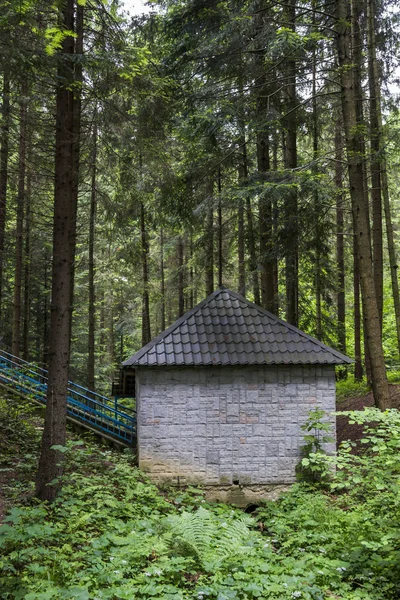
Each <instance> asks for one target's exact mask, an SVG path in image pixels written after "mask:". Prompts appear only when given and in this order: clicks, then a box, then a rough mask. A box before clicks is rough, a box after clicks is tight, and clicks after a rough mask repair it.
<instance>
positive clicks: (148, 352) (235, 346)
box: [123, 288, 353, 367]
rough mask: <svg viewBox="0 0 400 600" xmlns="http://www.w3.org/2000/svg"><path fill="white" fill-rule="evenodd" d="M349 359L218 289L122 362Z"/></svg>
mask: <svg viewBox="0 0 400 600" xmlns="http://www.w3.org/2000/svg"><path fill="white" fill-rule="evenodd" d="M351 362H353V361H352V359H350V358H348V357H347V356H344V355H343V354H341V353H340V352H337V351H336V350H333V349H332V348H329V347H328V346H325V345H324V344H322V343H321V342H319V341H318V340H316V339H314V338H312V337H310V336H309V335H307V334H306V333H303V332H302V331H300V330H299V329H296V327H293V325H289V324H288V323H285V322H284V321H282V320H281V319H278V318H277V317H276V316H275V315H273V314H271V313H269V312H268V311H266V310H264V309H263V308H260V307H259V306H256V305H255V304H252V303H251V302H249V301H248V300H246V299H245V298H243V297H242V296H240V295H239V294H236V293H235V292H232V291H231V290H228V289H226V288H220V289H218V290H217V291H216V292H214V293H213V294H211V295H210V296H208V297H207V298H206V299H205V300H203V302H201V303H200V304H198V305H197V306H195V307H194V308H193V309H192V310H190V311H189V312H187V313H186V314H185V315H183V317H181V318H180V319H178V320H177V321H176V322H175V323H174V324H173V325H171V327H169V328H168V329H166V330H165V331H164V332H163V333H161V334H160V335H159V336H158V337H156V338H155V339H154V340H152V341H151V342H149V343H148V344H147V345H146V346H144V347H143V348H142V349H141V350H139V352H136V354H134V355H133V356H131V357H130V358H128V360H126V361H125V362H124V363H123V366H144V367H153V366H157V367H158V366H168V365H171V366H184V365H187V366H189V365H191V366H193V365H296V364H297V365H306V364H307V365H310V364H312V365H340V364H345V363H351Z"/></svg>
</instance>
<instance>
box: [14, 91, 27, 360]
mask: <svg viewBox="0 0 400 600" xmlns="http://www.w3.org/2000/svg"><path fill="white" fill-rule="evenodd" d="M20 102H21V105H20V112H19V118H20V122H19V148H18V163H19V164H18V196H17V228H16V236H15V237H16V242H15V271H14V298H13V311H12V313H13V314H12V345H11V354H13V355H14V356H19V353H20V342H21V312H22V311H21V299H22V259H23V248H24V209H25V174H26V121H27V85H26V83H24V84H23V85H22V86H21V96H20Z"/></svg>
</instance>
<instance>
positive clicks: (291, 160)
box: [285, 0, 299, 326]
mask: <svg viewBox="0 0 400 600" xmlns="http://www.w3.org/2000/svg"><path fill="white" fill-rule="evenodd" d="M285 12H286V21H287V23H286V26H287V27H288V28H289V29H290V30H291V31H295V23H296V2H295V0H289V2H288V4H287V5H286V8H285ZM286 78H287V79H286V81H287V83H286V88H285V95H286V102H285V109H286V112H287V116H286V118H285V129H286V135H285V168H286V169H289V170H291V171H293V170H294V169H296V167H297V119H296V110H295V107H296V61H295V60H294V58H293V57H292V56H288V57H287V59H286ZM285 209H286V210H285V213H286V214H285V219H286V240H285V245H286V256H285V263H286V319H287V321H289V323H291V324H292V325H296V326H297V325H298V322H299V306H298V305H299V273H298V270H299V266H298V262H299V258H298V251H299V250H298V244H299V234H298V223H297V219H298V210H297V193H296V191H295V190H293V191H290V192H289V193H288V196H287V199H286V206H285Z"/></svg>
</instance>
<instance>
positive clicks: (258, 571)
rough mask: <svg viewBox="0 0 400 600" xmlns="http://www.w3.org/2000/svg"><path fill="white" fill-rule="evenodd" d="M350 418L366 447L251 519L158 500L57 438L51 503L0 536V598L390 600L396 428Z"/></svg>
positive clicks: (122, 463) (188, 499)
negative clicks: (58, 472)
mask: <svg viewBox="0 0 400 600" xmlns="http://www.w3.org/2000/svg"><path fill="white" fill-rule="evenodd" d="M362 414H363V415H364V416H363V417H360V415H359V414H355V415H354V420H356V419H360V418H364V419H365V422H369V423H370V424H369V425H368V427H369V433H368V435H369V436H370V440H369V442H368V443H366V444H363V447H365V452H364V453H363V455H362V456H356V455H353V454H352V453H351V452H349V451H348V448H347V447H346V448H345V449H344V452H343V453H341V454H340V457H339V461H338V469H337V474H336V475H334V476H333V477H332V481H331V482H330V484H329V485H330V487H329V489H325V490H320V489H316V488H314V487H312V486H311V485H306V484H297V485H295V486H293V488H292V489H291V491H290V492H289V493H287V494H285V495H284V496H282V497H281V499H280V500H279V501H278V502H267V503H265V504H264V505H263V506H262V507H261V508H260V509H259V510H258V513H257V514H256V515H255V518H254V517H252V516H248V515H244V514H243V512H242V511H240V510H237V509H234V508H232V507H229V506H224V505H209V504H207V503H206V502H205V501H204V498H203V494H202V492H201V490H198V489H196V488H192V489H188V490H185V491H182V490H176V491H175V492H173V491H171V490H168V491H165V490H164V491H163V492H160V490H158V489H157V487H155V486H154V485H152V484H151V483H150V482H149V481H148V480H147V479H146V477H145V476H144V475H143V473H141V472H140V471H139V470H138V469H136V468H135V467H134V466H133V465H132V459H131V457H130V456H129V455H124V454H120V453H115V452H112V451H110V450H105V449H102V448H99V447H98V446H96V445H95V444H93V443H92V442H90V441H89V440H86V439H85V440H83V443H81V444H76V443H75V444H73V443H69V444H68V447H67V448H66V457H67V462H68V469H67V471H66V476H65V482H64V487H63V492H62V494H61V496H60V497H59V498H58V500H57V501H56V502H55V503H54V504H53V505H51V506H49V505H47V504H45V503H39V502H37V501H35V500H31V502H30V503H29V504H26V503H25V504H24V505H22V504H21V503H19V502H16V501H15V500H14V507H13V508H12V510H11V511H10V513H9V515H8V517H7V519H6V522H5V524H4V525H3V526H2V527H1V528H0V590H1V591H0V597H1V599H2V600H3V599H4V600H20V599H21V600H22V599H24V600H53V599H54V600H64V599H76V600H103V599H111V600H124V599H126V600H128V599H129V600H132V599H135V600H136V599H138V600H149V599H152V598H154V599H159V600H161V599H162V600H186V599H193V600H201V599H203V600H253V599H274V600H275V599H276V600H293V599H294V598H302V599H304V600H332V599H343V600H356V599H364V600H367V599H369V600H395V599H396V598H398V597H399V592H400V578H399V573H398V569H397V565H398V564H399V560H400V556H399V534H398V531H399V530H400V527H399V526H400V509H399V500H398V498H399V452H398V449H399V448H398V446H397V444H398V440H399V435H398V434H399V424H398V419H397V420H396V415H394V414H391V413H387V414H386V413H384V414H382V417H381V418H380V419H379V420H378V419H377V415H376V414H375V413H365V414H364V413H362ZM371 421H372V422H371ZM390 440H397V441H396V442H394V441H393V443H388V442H389V441H390ZM352 457H353V458H352ZM340 461H342V462H340ZM33 470H34V469H33V467H32V468H31V475H33ZM382 471H384V472H382ZM360 478H361V481H360ZM348 482H350V484H349V485H348ZM377 486H379V487H377ZM377 492H378V493H377Z"/></svg>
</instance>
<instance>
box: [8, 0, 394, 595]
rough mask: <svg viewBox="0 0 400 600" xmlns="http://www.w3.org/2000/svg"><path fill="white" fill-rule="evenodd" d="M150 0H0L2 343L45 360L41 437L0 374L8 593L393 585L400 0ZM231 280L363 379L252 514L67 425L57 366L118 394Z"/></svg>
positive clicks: (63, 375) (371, 590)
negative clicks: (135, 357)
mask: <svg viewBox="0 0 400 600" xmlns="http://www.w3.org/2000/svg"><path fill="white" fill-rule="evenodd" d="M148 6H149V10H148V12H147V13H145V14H134V15H130V14H129V13H128V12H127V6H125V4H124V2H122V0H56V1H54V2H51V3H50V2H48V1H47V0H0V32H1V33H0V110H1V112H0V350H1V351H4V352H8V353H10V354H11V355H12V356H14V357H17V358H19V359H22V360H24V361H28V362H30V363H32V364H34V365H36V366H37V367H38V368H45V369H48V385H47V405H46V415H45V425H44V429H43V436H42V438H41V444H40V439H39V437H40V436H39V433H40V434H41V431H42V426H41V425H38V420H37V415H35V414H34V411H33V410H31V409H30V408H29V407H28V406H27V405H26V404H24V403H22V404H21V403H20V400H18V401H16V400H15V399H10V397H7V396H6V395H4V396H3V392H2V394H1V395H0V417H1V419H0V420H1V423H2V425H1V428H0V451H1V464H0V467H1V468H0V486H1V485H2V484H3V483H4V481H6V479H4V480H3V477H6V476H7V473H9V472H12V476H13V477H14V475H15V477H16V479H15V482H14V483H13V484H12V485H11V487H7V486H8V484H4V485H5V487H4V489H5V492H4V494H5V495H4V498H5V509H7V510H8V509H9V508H10V507H13V508H12V509H11V512H10V513H9V515H8V516H6V517H5V524H4V525H3V526H2V527H1V529H0V598H2V599H3V598H4V600H9V599H15V600H17V599H19V598H21V599H22V598H24V599H26V600H47V599H49V600H51V599H52V598H54V599H64V598H65V599H68V598H76V599H78V600H79V599H82V600H89V599H90V600H91V599H93V600H94V599H95V598H96V599H99V598H102V599H103V598H111V599H113V600H123V599H124V598H138V599H140V598H143V599H148V598H160V599H161V598H162V599H164V598H165V599H171V600H183V599H186V598H191V599H192V598H193V599H194V598H196V599H199V600H204V599H207V598H209V599H210V600H211V599H213V600H214V599H215V600H247V599H253V598H271V599H273V598H277V599H285V598H287V599H291V598H305V599H310V600H311V599H314V600H328V599H331V598H343V599H345V600H356V599H360V598H364V599H365V600H367V599H373V600H381V599H382V600H385V599H388V600H390V599H393V600H395V598H398V597H399V596H398V594H399V593H400V580H399V577H398V574H397V567H396V566H395V565H396V564H398V560H399V556H400V547H399V534H398V526H399V523H400V512H399V501H398V498H399V489H400V488H399V473H400V464H399V458H398V456H399V453H398V450H399V444H400V442H399V440H400V433H399V432H400V425H399V416H398V410H397V408H396V406H397V404H396V402H397V401H396V399H394V396H396V392H393V389H392V386H390V385H389V381H397V380H398V378H399V377H398V373H399V371H400V355H399V354H400V294H399V284H398V272H397V271H398V263H397V260H398V259H397V256H398V253H399V252H400V248H399V235H398V231H399V226H400V210H399V209H400V205H399V200H398V190H399V180H398V162H399V157H400V152H399V150H400V136H399V134H400V127H399V123H398V99H399V87H398V86H399V65H398V61H399V58H398V57H399V42H400V31H399V12H398V11H399V5H398V3H397V2H396V0H324V1H323V2H317V0H285V2H282V1H278V0H274V1H270V0H245V1H238V0H230V1H227V0H160V1H157V0H155V1H151V2H149V5H148ZM221 286H226V287H227V288H229V289H231V290H234V291H235V292H238V293H239V294H241V295H242V296H244V297H245V298H247V299H248V300H250V301H251V302H254V304H256V305H259V306H261V307H262V308H263V309H266V310H268V311H269V312H270V313H272V314H273V315H276V316H278V317H279V318H281V319H284V320H285V321H287V322H288V323H290V324H292V325H294V326H295V327H298V328H299V329H301V330H302V331H304V332H306V333H307V334H309V335H311V336H313V337H314V338H317V339H318V340H320V341H321V342H323V343H324V344H326V345H327V346H330V347H332V348H334V349H336V350H338V351H340V352H341V353H343V354H345V355H348V356H350V357H352V358H354V364H352V365H350V366H348V365H346V367H339V368H338V369H337V371H336V377H337V380H338V386H340V385H341V386H342V388H340V389H342V390H363V391H367V390H369V389H370V390H372V397H373V403H374V405H375V408H370V409H368V410H366V411H365V412H363V413H361V412H360V413H356V412H352V413H350V416H349V419H350V422H351V423H355V424H356V426H357V424H358V426H359V427H364V431H365V438H364V439H363V440H361V442H360V443H361V444H365V447H364V450H365V451H364V452H359V446H360V444H359V443H358V442H353V441H349V442H344V445H342V447H341V450H340V451H339V452H338V455H337V456H336V457H327V456H323V457H322V456H321V455H320V454H319V453H318V452H317V453H315V454H313V453H311V455H310V457H309V458H307V459H304V460H305V461H306V462H305V463H304V465H307V469H306V470H307V472H308V474H309V475H310V477H309V478H308V480H307V481H306V482H303V483H299V484H296V485H295V486H294V487H293V488H292V490H291V491H290V492H289V493H288V494H287V495H284V496H283V497H282V498H281V499H280V500H279V501H278V502H276V503H265V505H262V506H261V507H260V508H258V510H257V513H256V515H255V517H254V516H249V515H245V514H244V513H242V512H241V511H239V510H237V509H231V508H230V507H227V506H222V505H215V506H212V505H209V504H207V503H206V501H205V500H204V498H203V496H202V492H201V490H195V489H191V488H190V489H189V490H186V491H180V490H175V492H173V493H172V492H171V491H169V492H166V491H163V490H162V489H161V490H158V489H157V488H156V487H155V486H153V485H152V484H150V483H149V481H148V480H147V479H146V477H145V475H144V474H143V473H141V472H140V471H139V470H138V469H136V468H134V466H133V464H132V457H131V455H130V454H129V453H126V454H118V453H113V452H112V451H111V450H104V449H103V450H101V449H100V448H99V447H98V446H96V444H95V443H93V441H92V440H91V439H90V437H88V438H84V441H83V442H82V438H77V436H76V434H71V432H68V431H67V429H66V394H67V386H68V381H69V380H73V381H76V382H79V383H80V384H81V385H82V386H85V387H87V388H88V389H89V390H92V391H93V392H99V393H101V394H104V395H108V396H110V395H111V386H112V383H113V381H114V379H115V373H116V371H118V369H119V366H120V364H121V362H122V361H123V360H125V359H126V358H127V357H128V356H129V355H131V354H132V353H133V352H136V351H137V350H139V349H140V348H141V347H142V346H143V345H145V344H147V343H148V342H149V341H150V340H151V339H152V338H154V337H155V336H156V335H158V334H159V333H160V332H162V331H164V330H165V329H166V328H167V327H168V326H169V325H170V324H171V323H173V322H174V321H175V320H176V319H177V318H178V317H180V316H182V315H183V314H184V313H185V312H186V311H188V310H189V309H191V308H193V307H194V306H195V305H196V304H197V303H198V302H200V301H202V300H203V299H204V298H205V297H206V296H208V295H209V294H211V293H212V292H213V291H215V290H216V289H218V288H219V287H221ZM313 427H314V429H315V428H316V431H317V432H318V431H319V429H320V428H321V427H322V430H323V426H322V425H321V424H320V423H317V424H314V426H313ZM17 430H18V431H17ZM308 441H310V440H308ZM312 443H314V442H312ZM316 447H318V444H317V445H316ZM37 463H39V469H37ZM49 484H50V485H49ZM33 494H34V495H35V496H36V497H35V498H33V497H32V496H33ZM39 499H40V501H42V503H40V501H39ZM199 506H200V508H199ZM1 517H2V496H1V494H0V518H1ZM0 520H1V519H0ZM60 541H61V543H60ZM111 563H112V564H111ZM2 589H4V592H3V591H2Z"/></svg>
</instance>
